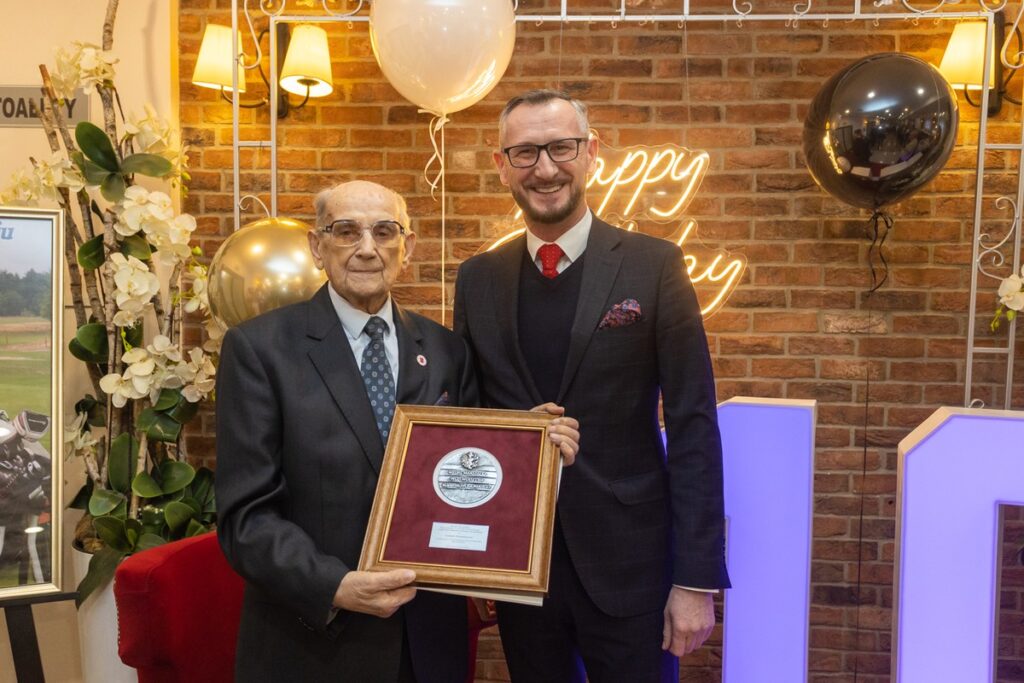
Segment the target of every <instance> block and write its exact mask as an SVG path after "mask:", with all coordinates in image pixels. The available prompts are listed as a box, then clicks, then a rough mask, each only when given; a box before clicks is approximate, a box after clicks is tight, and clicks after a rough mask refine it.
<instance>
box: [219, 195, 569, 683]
mask: <svg viewBox="0 0 1024 683" xmlns="http://www.w3.org/2000/svg"><path fill="white" fill-rule="evenodd" d="M315 206H316V213H317V228H316V229H315V230H313V231H311V232H310V233H309V247H310V250H311V252H312V255H313V260H314V262H315V263H316V265H317V267H319V268H322V269H324V270H326V272H327V277H328V280H329V282H328V283H327V284H326V285H324V287H323V288H321V289H320V291H319V292H317V294H316V295H315V296H313V298H312V299H310V300H309V301H306V302H303V303H299V304H294V305H291V306H286V307H284V308H281V309H278V310H276V311H272V312H270V313H267V314H265V315H262V316H259V317H257V318H254V319H252V320H250V321H247V322H245V323H243V324H241V325H239V326H238V327H235V328H233V329H231V330H230V331H228V333H227V335H226V336H225V339H224V346H223V349H222V352H221V362H220V368H219V371H218V376H217V484H216V486H217V503H218V513H219V528H218V536H219V539H220V543H221V547H222V548H223V550H224V554H225V555H226V556H227V558H228V560H229V562H230V563H231V565H232V566H233V567H234V568H235V570H236V571H237V572H238V573H239V574H241V575H242V577H243V578H244V579H245V581H246V589H245V598H244V602H243V607H242V621H241V627H240V631H239V638H238V651H237V658H236V679H237V680H239V681H259V682H262V681H303V682H304V683H309V682H316V681H325V682H326V681H345V682H348V681H352V682H357V681H358V682H359V683H364V682H366V683H378V682H379V683H395V682H402V683H405V682H410V681H419V682H420V683H430V682H436V683H462V681H464V680H465V678H466V666H467V661H466V658H467V641H466V601H465V598H460V597H456V596H448V595H441V594H438V593H432V592H426V591H421V592H419V593H417V591H416V589H415V588H414V587H413V586H412V585H411V584H412V582H413V581H415V578H416V576H415V573H414V572H412V571H410V570H394V571H388V572H372V573H371V572H361V571H357V570H355V569H354V568H355V567H356V566H357V564H358V560H359V555H360V551H361V548H362V544H363V536H364V533H365V531H366V525H367V521H368V519H369V514H370V507H371V504H372V502H373V497H374V492H375V490H376V486H377V476H378V474H379V472H380V467H381V461H382V459H383V456H384V448H385V444H386V443H387V438H388V433H389V428H390V421H391V418H392V416H393V411H394V406H395V404H396V403H419V404H440V403H450V404H452V405H462V406H473V405H476V404H477V402H478V394H477V386H476V380H475V378H474V374H473V363H472V360H471V357H470V355H469V353H468V351H467V349H466V345H465V343H464V342H463V340H462V339H460V338H459V337H458V336H456V335H455V334H453V333H452V332H451V331H449V330H447V329H445V328H444V327H442V326H440V325H438V324H437V323H435V322H433V321H431V320H429V319H427V318H424V317H422V316H419V315H416V314H415V313H411V312H408V311H405V310H404V309H402V308H401V307H400V306H398V305H397V304H394V303H393V302H392V300H391V294H390V291H391V287H392V285H393V284H394V283H395V281H396V280H397V278H398V276H399V274H400V273H401V271H402V270H403V269H404V268H405V267H406V266H407V265H408V263H409V259H410V257H411V255H412V252H413V248H414V246H415V241H416V236H415V234H414V233H412V232H410V231H409V216H408V213H407V211H406V206H405V202H404V201H403V200H402V198H401V197H399V196H398V195H397V194H395V193H394V192H391V191H390V190H388V189H387V188H384V187H381V186H380V185H376V184H374V183H368V182H360V181H355V182H349V183H343V184H341V185H338V186H336V187H334V188H331V189H330V190H325V191H324V192H321V193H320V194H319V195H318V196H317V197H316V200H315ZM544 408H545V409H548V410H550V411H551V412H560V410H558V409H555V408H554V407H553V406H546V407H544ZM577 426H578V425H577V423H576V421H575V420H572V419H570V418H566V417H558V418H555V420H554V423H553V426H552V427H551V428H550V429H549V433H550V434H551V437H550V438H551V440H552V441H553V442H555V443H556V444H557V445H559V446H560V448H561V449H562V452H563V454H564V455H565V456H566V460H567V462H571V460H572V457H573V456H574V454H575V451H576V448H577V442H578V438H579V437H578V433H577V431H576V427H577Z"/></svg>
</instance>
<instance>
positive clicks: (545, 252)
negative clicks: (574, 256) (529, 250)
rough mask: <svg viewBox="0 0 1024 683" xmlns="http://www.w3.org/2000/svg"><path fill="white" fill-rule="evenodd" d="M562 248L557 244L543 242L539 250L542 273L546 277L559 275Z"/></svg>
mask: <svg viewBox="0 0 1024 683" xmlns="http://www.w3.org/2000/svg"><path fill="white" fill-rule="evenodd" d="M563 253H564V252H563V251H562V248H561V247H560V246H558V245H557V244H542V245H541V247H540V249H538V250H537V256H538V257H539V258H540V265H541V268H542V270H541V274H542V275H543V276H544V277H546V278H554V277H557V276H558V260H559V259H561V258H562V254H563Z"/></svg>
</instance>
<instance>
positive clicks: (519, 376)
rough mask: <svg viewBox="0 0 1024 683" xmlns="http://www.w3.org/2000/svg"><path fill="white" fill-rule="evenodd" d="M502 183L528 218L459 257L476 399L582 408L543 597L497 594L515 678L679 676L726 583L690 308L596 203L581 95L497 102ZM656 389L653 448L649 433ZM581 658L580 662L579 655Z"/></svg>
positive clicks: (712, 437)
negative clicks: (590, 200) (510, 235)
mask: <svg viewBox="0 0 1024 683" xmlns="http://www.w3.org/2000/svg"><path fill="white" fill-rule="evenodd" d="M499 126H500V130H499V143H500V147H501V149H500V151H497V152H495V153H494V160H495V163H496V164H497V167H498V171H499V174H500V176H501V180H502V182H503V183H504V184H505V185H507V186H508V187H509V189H510V191H511V192H512V195H513V197H514V198H515V200H516V203H517V204H518V205H519V207H520V208H521V209H522V210H523V215H524V220H525V222H526V226H527V231H526V234H525V235H524V236H522V237H519V238H517V239H514V240H512V241H510V242H508V243H507V244H505V245H503V246H502V247H500V248H498V249H496V250H494V251H491V252H487V253H484V254H481V255H478V256H475V257H473V258H471V259H469V260H468V261H466V262H465V263H463V264H462V266H461V268H460V270H459V275H458V280H457V285H456V298H455V330H456V332H458V333H459V334H461V335H462V336H463V337H464V338H465V339H466V341H467V342H468V343H469V346H470V349H471V351H472V352H473V355H474V357H475V362H476V364H477V377H478V380H479V382H480V393H481V402H482V405H484V406H487V407H500V408H523V407H526V406H530V405H533V404H535V403H540V402H542V401H553V402H555V403H557V404H559V405H563V406H564V407H565V409H566V411H567V412H568V414H571V415H573V416H575V417H577V418H579V421H580V434H581V436H582V441H581V443H580V448H581V451H580V458H579V461H578V463H577V464H576V466H574V467H573V468H572V469H570V470H567V471H566V472H565V474H564V476H563V478H562V483H561V492H560V494H559V501H558V514H557V524H556V530H555V544H554V548H553V552H552V568H551V583H550V589H549V598H548V599H547V600H546V601H545V603H544V605H543V607H540V608H537V607H525V606H520V605H511V604H504V603H499V604H498V619H499V624H500V627H501V636H502V641H503V643H504V647H505V655H506V659H507V661H508V665H509V670H510V672H511V674H512V680H513V681H524V682H530V683H534V682H536V681H551V682H552V683H555V682H557V683H563V682H565V681H581V680H583V675H584V674H583V671H582V668H583V667H585V669H586V675H587V676H589V679H590V681H591V683H607V682H613V683H618V682H622V681H630V682H631V683H634V682H640V681H663V682H668V681H673V682H674V681H675V680H676V679H677V678H678V664H677V660H676V658H675V657H676V656H678V655H682V654H685V653H688V652H690V651H692V650H694V649H696V648H697V647H699V646H700V645H701V644H702V643H703V642H704V640H705V639H706V638H707V637H708V635H709V634H710V632H711V630H712V628H713V626H714V623H715V616H714V609H713V604H712V594H713V593H714V592H716V591H717V589H721V588H726V587H728V585H729V579H728V576H727V573H726V569H725V561H724V540H723V539H724V533H723V527H724V521H723V503H722V463H721V442H720V437H719V433H718V424H717V411H716V405H715V387H714V381H713V378H712V374H711V363H710V358H709V354H708V348H707V340H706V337H705V334H704V329H703V326H702V323H701V314H700V308H699V306H698V304H697V299H696V297H695V295H694V291H693V288H692V286H691V285H690V282H689V279H688V278H687V276H686V272H685V270H684V266H683V261H682V254H681V253H680V250H679V248H678V247H677V246H676V245H674V244H672V243H670V242H667V241H665V240H660V239H655V238H652V237H649V236H646V235H642V234H638V233H633V232H626V231H624V230H620V229H618V228H615V227H613V226H610V225H608V224H606V223H604V222H603V221H601V220H599V219H597V218H596V217H594V216H593V214H592V213H591V212H590V210H589V209H588V207H587V203H586V200H585V197H584V190H585V187H586V181H587V175H588V173H591V172H593V170H594V166H595V161H596V159H597V148H598V143H597V140H596V139H595V138H594V137H592V136H591V135H590V134H589V126H588V122H587V109H586V106H585V105H583V103H581V102H578V101H576V100H574V99H572V98H570V97H569V96H567V95H565V94H564V93H560V92H556V91H550V90H542V91H532V92H529V93H526V94H524V95H521V96H519V97H516V98H514V99H513V100H511V101H510V102H509V103H508V105H506V107H505V109H504V111H503V112H502V115H501V120H500V124H499ZM659 397H660V398H661V399H662V402H663V408H664V420H665V427H666V431H667V438H668V443H667V448H666V446H665V445H664V444H663V442H662V438H661V433H660V429H659V421H658V402H659ZM581 664H582V667H581Z"/></svg>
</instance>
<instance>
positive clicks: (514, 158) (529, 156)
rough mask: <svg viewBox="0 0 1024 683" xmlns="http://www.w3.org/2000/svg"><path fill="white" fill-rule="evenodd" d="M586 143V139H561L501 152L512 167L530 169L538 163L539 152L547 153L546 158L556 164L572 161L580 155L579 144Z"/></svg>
mask: <svg viewBox="0 0 1024 683" xmlns="http://www.w3.org/2000/svg"><path fill="white" fill-rule="evenodd" d="M586 141H587V138H562V139H561V140H552V141H551V142H549V143H547V144H546V145H512V146H511V147H506V148H505V149H503V150H501V151H502V152H504V153H505V156H506V157H507V158H508V163H510V164H512V166H513V167H515V168H530V167H531V166H533V165H534V164H536V163H537V162H538V161H540V153H541V150H543V151H545V152H547V154H548V158H549V159H551V161H553V162H555V163H556V164H558V163H563V162H566V161H572V160H573V159H575V158H576V157H578V156H579V155H580V144H581V143H583V142H586Z"/></svg>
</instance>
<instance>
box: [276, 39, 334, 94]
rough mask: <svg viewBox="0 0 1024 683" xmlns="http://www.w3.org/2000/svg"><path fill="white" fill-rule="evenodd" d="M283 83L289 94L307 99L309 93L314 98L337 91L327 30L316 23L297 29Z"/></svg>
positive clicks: (282, 75)
mask: <svg viewBox="0 0 1024 683" xmlns="http://www.w3.org/2000/svg"><path fill="white" fill-rule="evenodd" d="M280 83H281V87H282V88H284V89H285V90H287V91H288V92H290V93H293V94H295V95H301V96H303V97H305V96H306V93H307V92H308V93H309V96H310V97H325V96H327V95H330V94H331V93H332V92H334V77H333V76H332V75H331V53H330V52H329V51H328V50H327V31H325V30H323V29H322V28H320V27H319V26H313V25H312V24H299V25H298V26H296V27H295V30H294V31H293V32H292V36H291V40H290V41H289V43H288V54H287V55H285V58H284V66H283V67H282V68H281V79H280Z"/></svg>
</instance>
